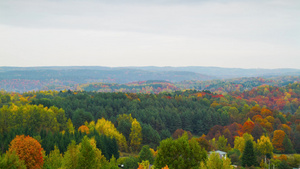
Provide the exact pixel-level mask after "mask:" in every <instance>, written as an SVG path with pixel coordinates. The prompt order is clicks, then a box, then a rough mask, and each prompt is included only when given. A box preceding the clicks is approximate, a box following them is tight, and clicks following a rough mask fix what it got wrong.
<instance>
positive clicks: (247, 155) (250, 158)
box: [242, 140, 257, 167]
mask: <svg viewBox="0 0 300 169" xmlns="http://www.w3.org/2000/svg"><path fill="white" fill-rule="evenodd" d="M252 165H254V166H256V165H257V161H256V156H255V153H254V148H253V143H252V141H251V140H248V141H247V142H246V145H245V149H244V152H243V155H242V166H244V167H245V166H248V167H250V166H252Z"/></svg>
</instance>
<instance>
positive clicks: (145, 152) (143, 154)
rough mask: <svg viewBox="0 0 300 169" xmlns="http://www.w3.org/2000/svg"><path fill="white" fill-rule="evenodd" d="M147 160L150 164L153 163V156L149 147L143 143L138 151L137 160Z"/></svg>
mask: <svg viewBox="0 0 300 169" xmlns="http://www.w3.org/2000/svg"><path fill="white" fill-rule="evenodd" d="M146 160H148V161H149V162H150V164H153V162H154V157H153V154H152V152H151V151H150V147H149V146H148V145H145V146H143V147H142V149H141V151H140V153H139V162H142V161H146Z"/></svg>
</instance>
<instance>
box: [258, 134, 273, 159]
mask: <svg viewBox="0 0 300 169" xmlns="http://www.w3.org/2000/svg"><path fill="white" fill-rule="evenodd" d="M256 148H257V149H258V151H260V152H261V154H263V155H265V162H266V163H267V159H266V158H267V157H266V155H267V154H271V155H272V153H273V145H272V143H271V141H270V138H269V137H268V136H261V137H260V139H258V140H257V144H256Z"/></svg>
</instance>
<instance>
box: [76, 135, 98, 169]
mask: <svg viewBox="0 0 300 169" xmlns="http://www.w3.org/2000/svg"><path fill="white" fill-rule="evenodd" d="M78 168H87V169H89V168H96V151H95V149H94V148H93V146H92V145H91V143H90V140H89V139H88V137H87V136H85V137H84V138H83V139H82V142H81V146H80V148H79V154H78Z"/></svg>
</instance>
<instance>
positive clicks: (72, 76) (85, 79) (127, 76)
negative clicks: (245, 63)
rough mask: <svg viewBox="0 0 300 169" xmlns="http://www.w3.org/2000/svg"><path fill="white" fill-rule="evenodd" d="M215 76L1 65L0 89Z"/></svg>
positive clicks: (179, 72) (128, 70)
mask: <svg viewBox="0 0 300 169" xmlns="http://www.w3.org/2000/svg"><path fill="white" fill-rule="evenodd" d="M214 78H215V77H212V76H207V75H204V74H200V73H195V72H189V71H148V70H141V69H133V68H107V67H29V68H24V67H21V68H18V67H1V68H0V89H4V90H6V91H18V92H25V91H30V90H51V89H58V90H60V89H64V88H68V89H74V87H75V86H76V85H78V84H84V83H94V82H104V83H121V84H123V83H129V82H134V81H147V80H165V81H170V82H179V81H184V80H199V81H205V80H210V79H214Z"/></svg>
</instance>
